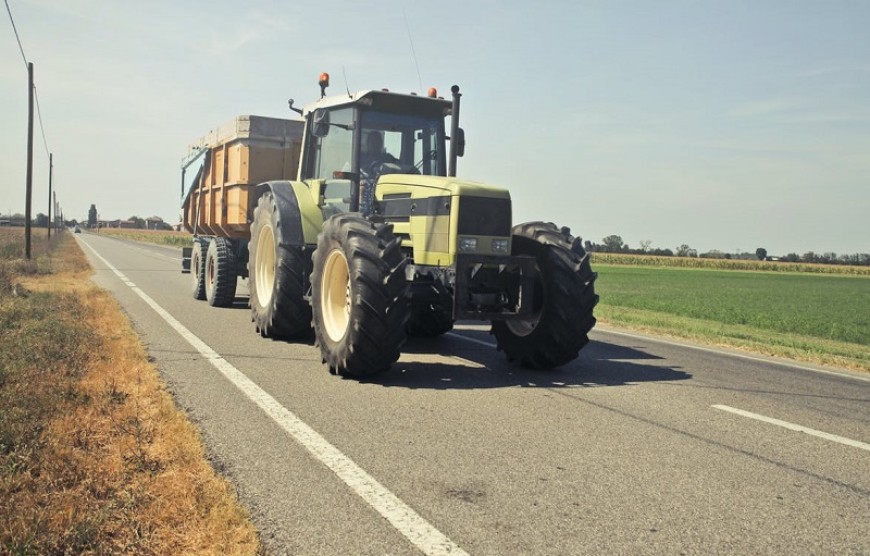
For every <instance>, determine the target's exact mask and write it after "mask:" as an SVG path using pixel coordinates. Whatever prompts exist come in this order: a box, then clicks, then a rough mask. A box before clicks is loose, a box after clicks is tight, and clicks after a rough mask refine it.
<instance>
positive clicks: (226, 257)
mask: <svg viewBox="0 0 870 556" xmlns="http://www.w3.org/2000/svg"><path fill="white" fill-rule="evenodd" d="M237 282H238V269H237V268H236V251H235V249H234V248H233V244H232V242H230V240H228V239H227V238H225V237H214V238H212V240H211V241H210V242H209V244H208V251H207V252H206V257H205V298H206V299H207V300H208V304H209V305H211V306H212V307H230V306H231V305H232V304H233V302H235V300H236V283H237Z"/></svg>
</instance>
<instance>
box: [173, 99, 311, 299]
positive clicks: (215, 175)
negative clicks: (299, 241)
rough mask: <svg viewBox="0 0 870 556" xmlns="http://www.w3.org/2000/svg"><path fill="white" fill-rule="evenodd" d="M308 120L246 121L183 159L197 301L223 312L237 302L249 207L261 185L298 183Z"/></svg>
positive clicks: (187, 261)
mask: <svg viewBox="0 0 870 556" xmlns="http://www.w3.org/2000/svg"><path fill="white" fill-rule="evenodd" d="M303 127H304V126H303V122H302V121H300V120H288V119H281V118H268V117H263V116H253V115H243V116H237V117H236V118H233V119H232V120H230V121H229V122H226V123H225V124H223V125H221V126H219V127H217V128H215V129H213V130H211V131H210V132H209V133H207V134H206V135H204V136H202V137H200V138H199V139H198V140H197V141H195V142H193V143H192V144H190V145H189V146H188V148H187V156H185V158H184V159H183V160H182V164H181V168H182V173H181V181H182V195H183V200H182V215H183V216H182V223H183V225H184V229H185V230H187V231H188V232H191V233H192V234H193V238H194V239H193V245H192V246H191V247H185V248H184V249H183V259H182V265H183V266H182V271H183V272H190V273H192V274H193V277H194V279H193V282H192V284H193V286H192V287H193V295H194V297H195V298H197V299H203V300H207V301H208V303H209V304H210V305H213V306H218V307H223V306H229V305H232V304H233V302H234V301H235V292H236V284H237V279H238V277H242V278H246V277H247V275H248V269H247V261H248V242H249V240H250V239H251V219H250V215H251V212H252V206H251V203H252V202H255V198H254V197H255V190H256V186H257V185H258V184H260V183H263V182H268V181H270V180H286V179H296V177H297V171H298V168H299V154H300V152H301V149H302V131H303Z"/></svg>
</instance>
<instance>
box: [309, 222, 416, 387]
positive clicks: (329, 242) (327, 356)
mask: <svg viewBox="0 0 870 556" xmlns="http://www.w3.org/2000/svg"><path fill="white" fill-rule="evenodd" d="M312 262H313V272H312V274H311V305H312V314H313V321H314V334H315V337H316V340H317V344H318V346H319V347H320V352H321V356H322V358H323V362H324V363H325V364H326V365H327V367H328V368H329V370H330V372H332V373H335V374H340V375H350V376H367V375H372V374H375V373H378V372H381V371H384V370H386V369H388V368H389V367H390V365H392V364H393V363H395V361H396V360H397V359H398V358H399V354H400V351H399V350H400V348H401V347H402V344H404V343H405V338H406V335H405V323H406V322H407V320H408V316H409V311H410V306H409V304H408V299H407V289H408V285H407V281H406V279H405V267H406V266H407V259H405V257H404V255H403V254H402V252H401V250H400V248H399V240H398V239H397V238H395V237H394V236H393V226H392V224H375V223H372V222H370V221H369V220H366V219H365V218H364V217H362V216H361V215H360V214H358V213H344V214H338V215H335V216H333V217H331V218H330V219H329V220H327V221H326V222H325V223H324V224H323V231H322V232H321V233H320V235H319V236H318V239H317V249H315V251H314V254H313V255H312Z"/></svg>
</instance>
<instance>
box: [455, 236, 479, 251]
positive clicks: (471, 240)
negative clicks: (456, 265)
mask: <svg viewBox="0 0 870 556" xmlns="http://www.w3.org/2000/svg"><path fill="white" fill-rule="evenodd" d="M459 250H460V251H477V238H476V237H461V238H459Z"/></svg>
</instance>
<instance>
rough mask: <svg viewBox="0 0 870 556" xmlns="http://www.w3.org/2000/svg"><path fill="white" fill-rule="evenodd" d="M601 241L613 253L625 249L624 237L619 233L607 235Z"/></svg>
mask: <svg viewBox="0 0 870 556" xmlns="http://www.w3.org/2000/svg"><path fill="white" fill-rule="evenodd" d="M601 243H603V244H604V247H605V248H606V249H607V251H609V252H611V253H619V252H620V251H622V250H623V243H622V238H621V237H619V236H617V235H612V236H607V237H606V238H604V239H602V240H601Z"/></svg>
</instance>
